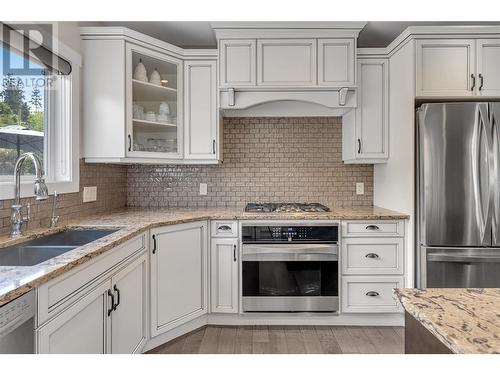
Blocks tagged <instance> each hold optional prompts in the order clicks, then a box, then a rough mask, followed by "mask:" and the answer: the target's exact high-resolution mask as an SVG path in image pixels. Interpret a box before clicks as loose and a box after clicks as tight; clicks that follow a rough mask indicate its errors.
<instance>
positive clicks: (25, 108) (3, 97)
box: [0, 49, 46, 176]
mask: <svg viewBox="0 0 500 375" xmlns="http://www.w3.org/2000/svg"><path fill="white" fill-rule="evenodd" d="M0 50H1V53H0V59H2V58H3V57H4V53H9V54H10V59H11V61H13V62H14V63H15V62H16V61H17V62H18V63H20V64H22V60H23V57H22V56H20V55H17V54H15V53H13V52H10V51H5V50H4V49H0ZM2 66H3V64H2V62H0V69H2ZM28 78H29V79H28ZM28 78H27V77H26V76H23V77H16V76H13V75H11V74H4V72H3V70H2V84H1V89H0V90H1V91H0V176H7V175H11V176H12V175H13V174H14V165H15V162H16V160H17V158H18V157H19V155H20V154H22V153H24V152H33V153H35V155H37V156H38V157H39V158H40V160H41V161H42V162H43V161H44V154H45V152H44V150H45V142H44V136H45V129H46V127H45V122H46V121H45V118H46V110H45V109H46V95H45V89H44V87H43V86H42V87H38V86H37V82H43V79H44V77H35V76H33V77H28ZM23 172H24V173H25V174H34V167H33V166H32V165H31V164H30V163H26V164H25V166H24V171H23Z"/></svg>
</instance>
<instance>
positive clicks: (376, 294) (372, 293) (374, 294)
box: [366, 291, 380, 297]
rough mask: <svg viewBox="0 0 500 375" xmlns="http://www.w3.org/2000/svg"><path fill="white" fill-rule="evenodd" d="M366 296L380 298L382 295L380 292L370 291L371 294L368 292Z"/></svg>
mask: <svg viewBox="0 0 500 375" xmlns="http://www.w3.org/2000/svg"><path fill="white" fill-rule="evenodd" d="M366 295H367V296H368V297H378V296H379V295H380V294H379V293H378V292H375V291H370V292H367V293H366Z"/></svg>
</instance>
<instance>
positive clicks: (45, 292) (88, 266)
mask: <svg viewBox="0 0 500 375" xmlns="http://www.w3.org/2000/svg"><path fill="white" fill-rule="evenodd" d="M145 248H146V234H145V233H143V234H141V235H139V236H137V237H135V238H132V239H131V240H129V241H127V242H126V243H124V244H122V245H119V246H117V247H116V248H115V249H113V250H110V251H108V252H106V253H104V254H102V255H100V256H98V257H96V258H95V259H94V260H92V261H90V262H87V263H84V264H82V265H80V266H78V267H76V268H74V269H73V270H71V271H69V272H67V273H65V274H63V275H61V276H59V277H58V278H56V279H54V280H51V281H49V282H48V283H47V284H44V285H42V286H41V287H40V288H38V296H37V298H38V324H37V325H38V326H40V325H41V324H43V323H44V322H46V321H47V320H48V319H49V318H51V317H52V316H54V315H55V314H57V313H58V312H60V311H62V310H63V309H64V308H66V307H67V306H68V305H70V304H72V303H73V302H75V301H76V300H77V299H78V298H80V295H81V292H82V291H83V290H88V287H90V286H93V285H95V283H96V282H99V281H101V280H102V278H103V277H104V276H105V275H106V274H107V273H108V271H110V270H111V269H114V268H115V267H116V266H118V265H119V264H120V263H122V262H123V261H124V260H125V259H127V258H129V257H130V256H131V255H133V254H135V253H136V252H138V251H140V250H144V249H145Z"/></svg>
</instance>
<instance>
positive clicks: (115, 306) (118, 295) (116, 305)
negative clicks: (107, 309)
mask: <svg viewBox="0 0 500 375" xmlns="http://www.w3.org/2000/svg"><path fill="white" fill-rule="evenodd" d="M113 290H114V291H115V292H116V303H115V305H114V306H113V311H116V308H117V307H118V306H120V289H118V288H117V287H116V284H115V285H114V286H113Z"/></svg>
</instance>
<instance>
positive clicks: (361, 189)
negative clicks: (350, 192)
mask: <svg viewBox="0 0 500 375" xmlns="http://www.w3.org/2000/svg"><path fill="white" fill-rule="evenodd" d="M364 193H365V184H364V183H363V182H356V194H357V195H363V194H364Z"/></svg>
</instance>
